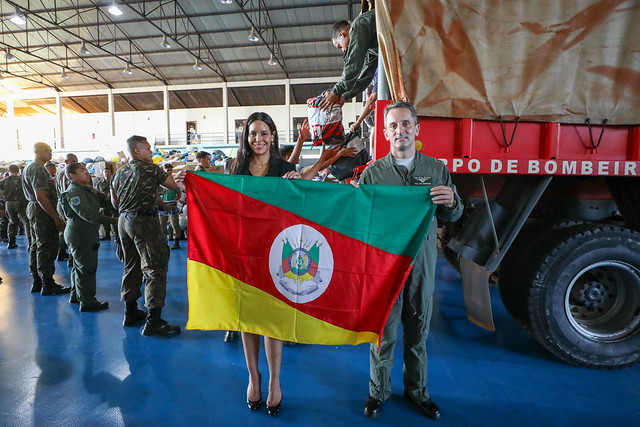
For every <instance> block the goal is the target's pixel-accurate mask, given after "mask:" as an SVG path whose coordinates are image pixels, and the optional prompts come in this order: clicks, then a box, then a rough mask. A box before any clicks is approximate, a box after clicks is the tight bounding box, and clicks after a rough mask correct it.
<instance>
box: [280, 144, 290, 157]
mask: <svg viewBox="0 0 640 427" xmlns="http://www.w3.org/2000/svg"><path fill="white" fill-rule="evenodd" d="M280 154H281V155H282V157H283V158H285V159H286V158H287V157H288V156H291V154H293V145H283V146H282V147H280Z"/></svg>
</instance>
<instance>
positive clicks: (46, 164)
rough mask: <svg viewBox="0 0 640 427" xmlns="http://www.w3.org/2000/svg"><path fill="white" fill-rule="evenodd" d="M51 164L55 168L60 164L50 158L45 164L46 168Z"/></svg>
mask: <svg viewBox="0 0 640 427" xmlns="http://www.w3.org/2000/svg"><path fill="white" fill-rule="evenodd" d="M49 166H53V167H54V168H57V167H58V166H56V164H55V163H53V162H52V161H51V160H49V161H48V162H47V163H45V164H44V167H45V168H48V167H49Z"/></svg>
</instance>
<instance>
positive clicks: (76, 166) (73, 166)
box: [64, 162, 84, 179]
mask: <svg viewBox="0 0 640 427" xmlns="http://www.w3.org/2000/svg"><path fill="white" fill-rule="evenodd" d="M82 166H84V163H77V162H76V163H71V164H70V165H68V166H67V168H66V169H65V170H64V174H65V175H66V176H67V179H71V174H72V173H74V174H75V173H78V169H80V168H81V167H82Z"/></svg>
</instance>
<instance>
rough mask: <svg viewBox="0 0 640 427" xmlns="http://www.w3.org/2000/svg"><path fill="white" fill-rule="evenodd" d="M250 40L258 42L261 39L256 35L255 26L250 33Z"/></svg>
mask: <svg viewBox="0 0 640 427" xmlns="http://www.w3.org/2000/svg"><path fill="white" fill-rule="evenodd" d="M249 40H250V41H252V42H257V41H258V40H260V39H259V38H258V36H256V32H255V29H254V28H253V27H251V32H250V33H249Z"/></svg>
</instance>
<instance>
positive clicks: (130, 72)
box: [122, 62, 133, 75]
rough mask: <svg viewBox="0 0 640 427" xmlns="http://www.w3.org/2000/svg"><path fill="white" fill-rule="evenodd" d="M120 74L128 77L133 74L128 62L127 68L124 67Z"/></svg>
mask: <svg viewBox="0 0 640 427" xmlns="http://www.w3.org/2000/svg"><path fill="white" fill-rule="evenodd" d="M122 72H123V73H125V74H129V75H131V74H133V71H131V68H129V63H128V62H127V66H126V67H124V70H122Z"/></svg>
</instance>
